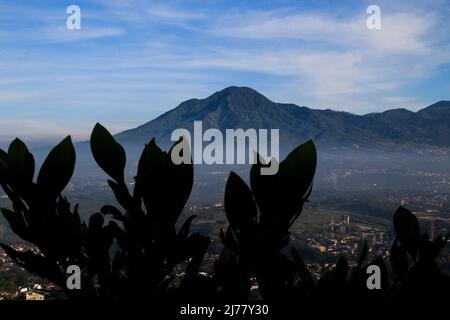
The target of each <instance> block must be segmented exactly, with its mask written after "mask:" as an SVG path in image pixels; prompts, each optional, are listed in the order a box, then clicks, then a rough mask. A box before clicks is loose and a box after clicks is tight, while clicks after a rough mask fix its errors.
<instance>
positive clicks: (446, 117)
mask: <svg viewBox="0 0 450 320" xmlns="http://www.w3.org/2000/svg"><path fill="white" fill-rule="evenodd" d="M198 120H201V121H203V130H206V129H208V128H218V129H220V130H222V131H224V130H225V129H227V128H229V129H236V128H242V129H248V128H255V129H275V128H276V129H280V144H281V145H282V146H285V147H286V148H290V147H292V146H295V145H298V144H299V143H301V142H303V141H305V140H307V139H309V138H312V139H313V140H314V141H315V142H316V143H317V144H318V145H319V146H324V147H350V148H354V147H368V148H390V149H392V148H394V149H397V148H400V149H404V148H409V147H417V146H437V147H449V146H450V101H440V102H437V103H435V104H433V105H431V106H429V107H427V108H425V109H422V110H420V111H418V112H412V111H409V110H406V109H394V110H388V111H385V112H382V113H371V114H366V115H362V116H360V115H355V114H351V113H348V112H338V111H332V110H315V109H310V108H307V107H300V106H297V105H295V104H285V103H275V102H273V101H271V100H269V99H268V98H266V97H265V96H263V95H262V94H260V93H258V92H257V91H255V90H254V89H251V88H247V87H228V88H226V89H224V90H222V91H219V92H216V93H214V94H213V95H211V96H209V97H207V98H205V99H190V100H187V101H185V102H182V103H181V104H180V105H178V106H177V107H176V108H174V109H172V110H170V111H168V112H166V113H164V114H163V115H161V116H159V117H158V118H156V119H154V120H152V121H150V122H147V123H145V124H143V125H141V126H139V127H137V128H134V129H131V130H127V131H124V132H121V133H119V134H117V135H116V138H117V139H118V140H119V141H120V142H122V143H124V144H131V145H140V146H142V145H143V144H144V143H147V142H148V141H149V140H150V139H151V138H152V137H155V138H156V141H157V142H158V143H159V144H161V145H163V146H167V145H169V144H170V135H171V133H172V131H173V130H174V129H177V128H186V129H188V130H190V131H191V132H192V130H193V123H194V121H198Z"/></svg>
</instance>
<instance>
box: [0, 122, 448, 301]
mask: <svg viewBox="0 0 450 320" xmlns="http://www.w3.org/2000/svg"><path fill="white" fill-rule="evenodd" d="M90 146H91V151H92V154H93V157H94V159H95V161H96V162H97V164H98V165H99V167H100V168H101V169H102V170H103V171H104V172H105V173H106V174H107V175H108V176H109V177H110V179H109V180H108V184H109V186H110V188H111V190H112V192H113V193H114V196H115V198H116V200H117V203H118V204H119V206H120V208H119V207H116V206H114V205H111V204H107V205H104V206H103V207H102V208H101V210H100V212H97V213H94V214H93V215H92V216H91V217H90V219H89V221H88V223H85V222H83V221H82V220H81V219H80V216H79V214H78V205H75V206H73V205H71V204H70V203H69V201H68V200H67V199H66V198H65V197H64V196H62V192H63V190H64V188H65V187H66V186H67V185H68V183H69V181H70V179H71V177H72V174H73V171H74V167H75V159H76V155H75V149H74V146H73V144H72V141H71V139H70V137H67V138H66V139H64V140H63V141H62V142H61V143H59V144H58V145H57V146H56V147H55V148H54V149H53V150H51V151H50V153H49V154H48V156H47V158H46V160H45V161H44V162H43V164H42V167H41V168H40V170H39V172H38V173H37V178H36V180H34V177H35V161H34V157H33V155H32V154H31V153H30V151H29V150H28V149H27V147H26V145H25V144H24V143H23V142H22V141H20V140H19V139H16V140H14V141H13V142H12V143H11V144H10V146H9V148H8V150H7V151H3V150H1V149H0V185H1V187H2V188H3V190H4V192H5V193H6V195H7V196H8V198H9V199H10V201H11V208H10V209H7V208H3V209H1V211H2V213H3V215H4V217H5V218H6V220H7V221H8V222H9V224H10V226H11V229H12V230H13V232H15V233H16V234H17V235H18V236H19V237H21V238H22V239H23V240H25V241H28V242H30V243H33V244H34V245H36V247H37V248H38V249H39V252H32V251H27V252H19V251H16V250H14V249H13V248H11V247H10V246H8V245H6V244H1V245H2V247H3V249H4V250H5V252H6V253H7V254H8V255H9V256H10V257H11V258H12V259H13V260H14V261H15V262H16V263H17V264H19V265H20V266H21V267H23V268H25V269H26V270H29V271H30V272H33V273H35V274H37V275H39V276H41V277H44V278H47V279H48V280H50V281H52V282H54V283H55V284H56V285H58V286H60V287H61V288H62V289H64V290H65V292H66V294H67V297H68V298H70V299H105V300H128V299H135V298H136V297H141V298H145V299H149V298H150V299H154V298H164V299H169V300H177V301H180V300H182V301H193V300H196V301H228V300H233V301H236V300H238V301H248V300H252V299H260V298H262V299H264V300H267V301H274V300H282V301H303V302H305V303H313V302H318V301H336V300H339V301H344V300H347V299H350V300H351V301H370V302H371V303H394V304H395V303H411V302H412V301H413V302H416V301H417V302H423V301H424V300H426V299H431V300H432V301H434V302H436V301H445V299H448V298H449V292H450V290H449V289H450V280H449V277H448V276H447V275H445V274H443V273H442V272H441V270H440V269H439V267H438V265H437V263H436V259H437V257H438V255H439V254H440V252H441V250H442V249H443V248H444V246H445V245H446V243H447V240H448V236H447V237H446V238H443V237H442V236H438V237H437V238H435V239H430V238H429V236H428V235H427V234H425V233H422V232H421V230H420V227H419V223H418V220H417V218H416V216H415V215H414V214H412V213H411V212H410V211H408V210H407V209H405V208H403V207H400V208H399V209H398V210H397V211H396V212H395V214H394V217H393V225H394V231H395V233H396V239H395V241H394V243H393V245H392V247H391V250H390V255H389V256H388V257H385V258H382V257H375V258H373V259H372V260H370V261H369V259H368V256H369V253H368V245H367V242H366V241H364V242H362V245H361V253H360V258H359V260H358V263H357V265H356V267H354V268H351V267H350V266H349V264H348V262H347V260H346V258H345V257H344V256H341V257H340V258H339V259H338V260H337V262H336V265H335V266H334V268H332V269H331V270H329V271H328V272H326V273H324V274H323V275H322V276H321V278H320V279H316V278H315V277H314V276H313V275H312V274H311V272H310V271H309V269H308V266H307V264H306V263H305V261H304V260H303V259H302V257H301V255H300V254H299V252H298V251H297V249H296V248H295V247H291V248H290V254H289V253H288V252H289V250H286V248H287V247H288V245H289V243H290V240H289V230H290V227H291V226H292V224H293V223H294V222H295V221H296V220H297V219H298V218H299V216H300V215H301V213H302V210H303V206H304V204H305V203H306V202H307V201H308V198H309V196H310V194H311V192H312V185H313V179H314V175H315V171H316V165H317V153H316V148H315V146H314V143H313V142H312V141H308V142H306V143H304V144H302V145H300V146H299V147H297V148H295V149H294V150H293V151H292V152H291V153H290V154H289V155H288V156H287V157H286V159H285V160H283V161H282V162H281V163H280V164H279V170H278V173H277V174H275V175H261V173H260V172H261V170H260V169H261V168H262V167H264V166H268V165H269V164H266V163H263V162H261V161H260V160H259V161H258V162H257V163H256V164H254V165H253V166H252V168H251V171H250V186H248V185H247V184H246V183H245V182H244V181H243V180H242V179H241V178H240V177H239V176H238V175H237V174H235V173H234V172H231V173H230V175H229V177H228V180H227V184H226V188H225V195H224V198H225V212H226V217H227V220H228V226H227V227H226V229H225V230H221V233H220V238H221V240H222V243H223V246H224V248H223V250H222V251H221V253H220V256H219V258H218V259H217V260H216V261H215V263H214V271H213V273H212V275H211V277H203V276H201V275H200V273H199V270H200V266H201V264H202V262H203V260H204V255H205V253H206V251H207V248H208V246H209V243H210V239H209V237H205V236H202V235H200V234H198V233H191V232H190V227H191V223H192V221H193V220H194V218H195V216H191V217H189V218H188V219H187V220H186V221H184V223H183V224H182V226H181V227H180V228H179V229H178V230H177V227H176V225H177V221H178V220H179V218H180V215H181V213H182V211H183V208H184V206H185V204H186V202H187V200H188V198H189V196H190V193H191V189H192V186H193V166H192V164H179V165H176V164H174V163H173V162H172V160H171V157H170V154H171V152H172V150H174V149H173V148H177V149H176V150H182V151H181V152H190V151H189V146H188V145H187V142H186V141H185V140H184V139H180V141H178V142H177V143H175V144H174V145H173V146H172V148H171V149H170V150H169V151H168V152H165V151H162V150H161V149H160V148H159V147H158V146H157V145H156V143H155V140H154V139H153V140H151V141H150V142H149V143H148V144H147V145H145V147H144V149H143V151H142V154H141V157H140V160H139V163H138V167H137V173H136V175H135V177H134V182H135V184H134V188H133V190H132V191H130V190H129V185H128V184H127V183H126V181H125V174H124V171H125V166H126V154H125V151H124V149H123V147H122V146H121V145H120V144H119V143H118V142H117V141H116V140H115V139H114V137H113V136H112V135H111V134H110V133H109V132H108V131H107V130H106V129H105V128H104V127H103V126H101V125H100V124H97V125H96V126H95V128H94V129H93V132H92V135H91V139H90ZM184 156H188V158H190V156H191V155H190V154H188V155H184ZM256 158H257V159H260V158H259V156H257V157H256ZM272 161H275V160H272ZM70 265H77V266H79V267H80V269H81V289H80V290H70V289H68V288H67V286H66V279H67V277H68V275H67V273H66V270H67V268H68V267H69V266H70ZM373 265H376V266H378V268H379V270H380V272H381V289H379V290H369V289H368V287H367V279H368V273H367V268H368V266H373ZM180 271H184V272H183V273H182V276H181V279H178V278H177V276H176V274H177V273H178V274H179V273H180ZM254 282H256V283H257V284H258V286H259V289H258V291H256V293H255V291H254V290H252V283H254ZM292 305H295V304H292Z"/></svg>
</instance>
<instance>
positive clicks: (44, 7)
mask: <svg viewBox="0 0 450 320" xmlns="http://www.w3.org/2000/svg"><path fill="white" fill-rule="evenodd" d="M73 4H75V5H78V6H79V7H80V8H81V30H68V29H66V19H67V17H68V14H67V13H66V8H67V7H68V6H69V5H73ZM371 4H376V5H378V6H379V7H380V8H381V30H368V29H367V27H366V19H367V17H368V14H367V13H366V8H367V7H368V6H369V5H371ZM449 30H450V1H448V0H446V1H443V0H429V1H426V2H425V1H406V0H405V1H376V0H371V1H320V0H312V1H306V0H296V1H289V0H279V1H264V0H255V1H223V0H217V1H214V0H203V1H187V0H183V1H135V0H117V1H113V0H101V1H87V0H84V1H30V0H28V1H1V0H0V111H1V118H0V145H1V146H4V145H5V143H6V142H8V141H10V140H11V139H13V138H14V137H16V136H19V137H21V138H23V139H24V140H26V141H27V142H29V143H31V144H34V145H39V144H44V143H48V142H54V141H56V140H58V139H60V138H62V137H63V136H65V135H67V134H71V135H72V136H73V137H74V139H75V140H79V139H85V138H86V137H88V135H89V133H90V130H91V128H92V127H93V125H94V124H95V122H97V121H100V122H102V123H104V124H105V125H106V126H107V127H109V128H110V129H111V131H113V132H118V131H121V130H123V129H127V128H131V127H134V126H136V125H139V124H141V123H144V122H146V121H148V120H151V119H153V118H155V117H156V116H158V115H159V114H161V113H162V112H165V111H167V110H169V109H171V108H173V107H175V106H176V105H178V104H179V103H180V102H182V101H183V100H186V99H189V98H194V97H195V98H203V97H206V96H208V95H210V94H211V93H213V92H215V91H217V90H220V89H223V88H224V87H227V86H230V85H238V86H249V87H253V88H255V89H256V90H258V91H260V92H261V93H263V94H264V95H266V96H267V97H269V98H270V99H272V100H274V101H277V102H292V103H296V104H299V105H306V106H309V107H313V108H332V109H336V110H345V111H349V112H353V113H357V114H364V113H368V112H378V111H383V110H386V109H389V108H396V107H406V108H409V109H411V110H418V109H420V108H422V107H425V106H427V105H429V104H431V103H433V102H435V101H438V100H445V99H447V100H448V99H450V94H449V93H450V32H449Z"/></svg>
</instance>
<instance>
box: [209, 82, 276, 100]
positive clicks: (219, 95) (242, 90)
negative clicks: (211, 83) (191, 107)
mask: <svg viewBox="0 0 450 320" xmlns="http://www.w3.org/2000/svg"><path fill="white" fill-rule="evenodd" d="M206 99H207V100H217V99H228V100H229V101H242V100H243V99H245V100H247V101H248V100H254V101H255V102H259V103H261V102H271V101H270V100H269V99H268V98H266V97H265V96H264V95H262V94H261V93H259V92H258V91H256V90H255V89H252V88H249V87H237V86H231V87H227V88H225V89H222V90H220V91H217V92H215V93H214V94H212V95H211V96H209V97H208V98H206Z"/></svg>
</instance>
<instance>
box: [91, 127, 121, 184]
mask: <svg viewBox="0 0 450 320" xmlns="http://www.w3.org/2000/svg"><path fill="white" fill-rule="evenodd" d="M91 151H92V154H93V156H94V159H95V161H96V162H97V164H98V165H99V166H100V168H102V169H103V171H105V172H106V173H107V174H108V175H109V176H110V177H111V178H113V179H114V180H115V181H117V182H123V181H124V170H125V164H126V155H125V150H124V149H123V147H122V146H121V145H120V144H119V143H117V142H116V140H115V139H114V137H113V136H112V135H111V134H110V133H109V132H108V130H106V129H105V127H103V126H102V125H101V124H99V123H97V124H96V125H95V127H94V130H93V131H92V134H91Z"/></svg>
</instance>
